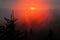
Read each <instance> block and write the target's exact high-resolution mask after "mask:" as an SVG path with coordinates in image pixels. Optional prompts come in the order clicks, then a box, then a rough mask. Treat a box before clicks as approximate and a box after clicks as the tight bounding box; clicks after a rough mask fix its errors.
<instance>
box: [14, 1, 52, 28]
mask: <svg viewBox="0 0 60 40" xmlns="http://www.w3.org/2000/svg"><path fill="white" fill-rule="evenodd" d="M31 7H34V8H35V10H33V11H32V10H30V8H31ZM50 8H51V5H50V3H48V2H47V1H46V0H40V1H39V0H33V1H32V0H23V2H21V3H20V2H18V3H16V5H15V6H14V10H15V16H16V17H17V18H18V19H19V21H20V22H22V23H23V22H24V21H25V22H26V24H27V25H28V27H27V28H28V29H30V28H31V27H32V26H34V27H35V28H36V27H37V26H39V25H40V26H45V25H46V24H48V23H49V21H50V20H51V16H52V15H51V10H50ZM32 22H34V23H32Z"/></svg>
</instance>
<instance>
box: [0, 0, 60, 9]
mask: <svg viewBox="0 0 60 40" xmlns="http://www.w3.org/2000/svg"><path fill="white" fill-rule="evenodd" d="M17 1H19V2H20V3H21V2H23V1H24V0H0V8H10V7H12V5H14V4H15V3H17ZM39 1H40V0H39ZM47 1H48V2H50V3H51V5H53V7H59V6H60V0H47Z"/></svg>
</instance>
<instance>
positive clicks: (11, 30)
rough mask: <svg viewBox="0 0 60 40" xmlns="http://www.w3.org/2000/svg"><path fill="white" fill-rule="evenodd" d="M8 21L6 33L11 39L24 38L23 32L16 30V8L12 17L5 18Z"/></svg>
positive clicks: (19, 39) (18, 39)
mask: <svg viewBox="0 0 60 40" xmlns="http://www.w3.org/2000/svg"><path fill="white" fill-rule="evenodd" d="M4 19H5V21H6V23H5V25H6V30H5V31H6V35H7V37H8V39H9V40H22V39H21V37H22V33H20V32H19V31H16V30H15V22H16V21H17V19H15V18H14V10H12V14H11V18H10V19H8V18H4Z"/></svg>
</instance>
